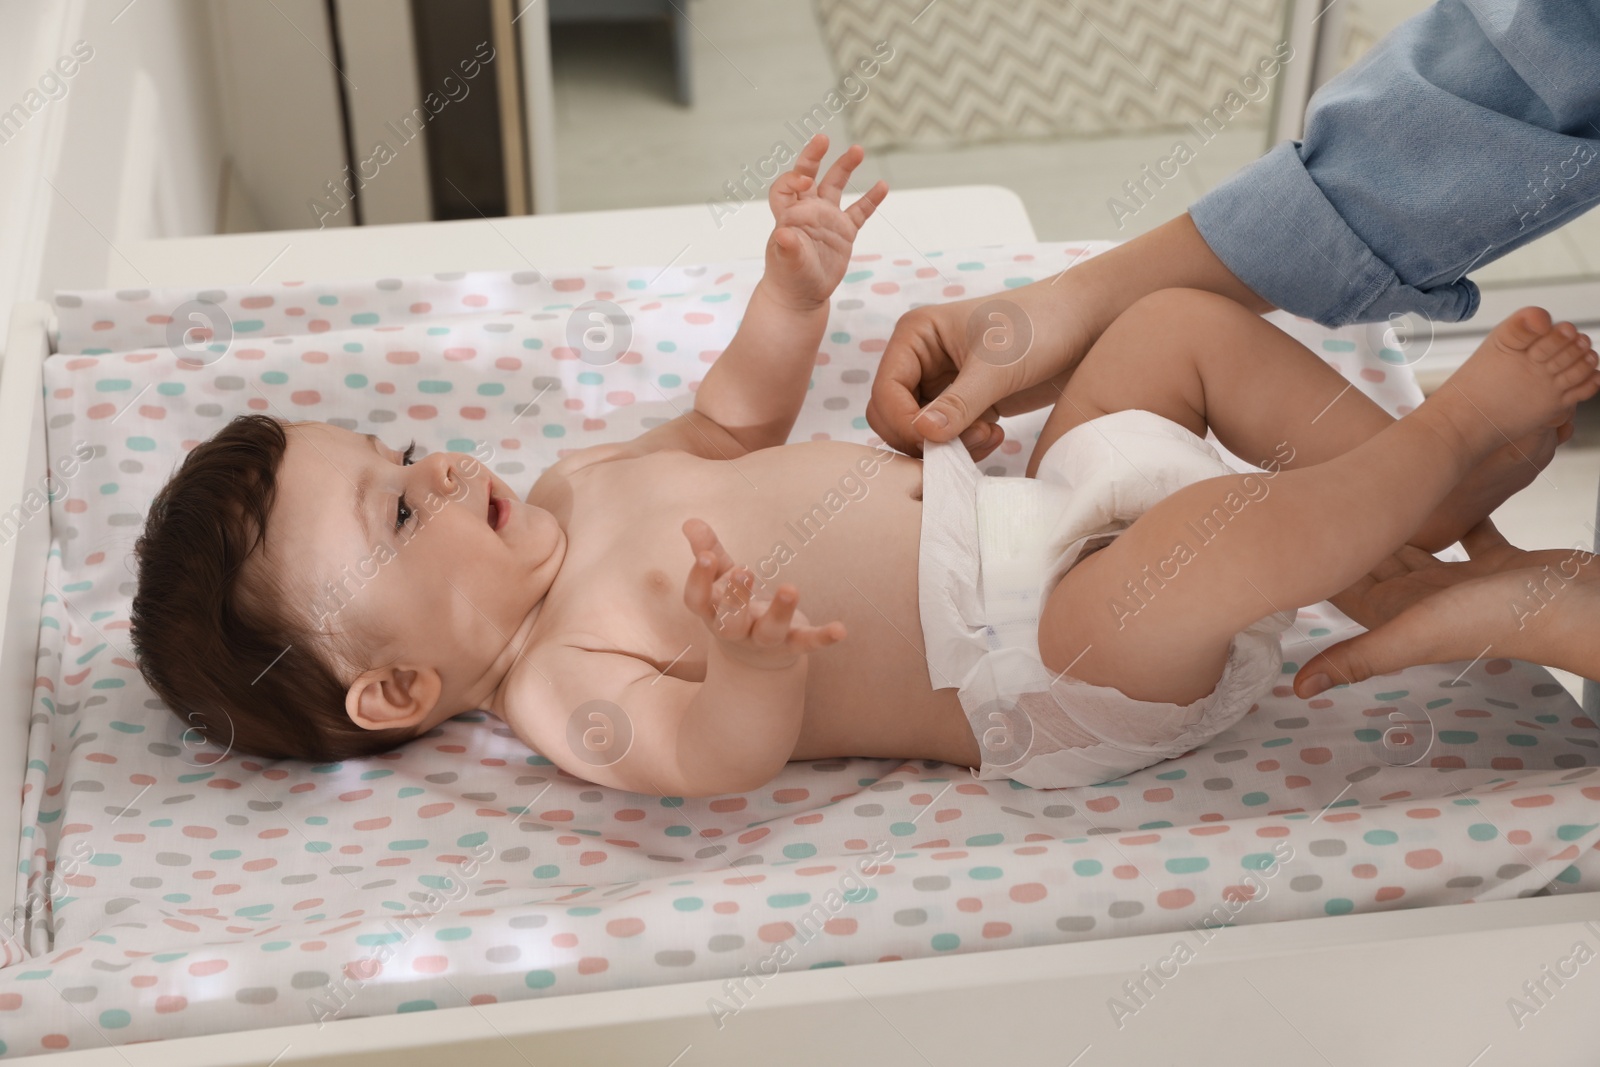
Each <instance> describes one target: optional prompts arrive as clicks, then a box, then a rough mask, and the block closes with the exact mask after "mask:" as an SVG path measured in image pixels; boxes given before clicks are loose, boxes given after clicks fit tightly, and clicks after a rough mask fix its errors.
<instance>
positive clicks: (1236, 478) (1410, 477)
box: [1039, 309, 1600, 704]
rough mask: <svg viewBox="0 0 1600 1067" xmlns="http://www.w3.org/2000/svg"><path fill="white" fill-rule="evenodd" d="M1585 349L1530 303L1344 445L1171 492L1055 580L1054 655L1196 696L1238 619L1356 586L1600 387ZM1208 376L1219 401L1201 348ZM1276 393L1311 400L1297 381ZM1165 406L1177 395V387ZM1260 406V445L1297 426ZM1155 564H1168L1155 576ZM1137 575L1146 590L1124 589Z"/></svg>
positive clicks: (1094, 674) (1176, 695) (1208, 686)
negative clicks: (1406, 409) (1474, 482)
mask: <svg viewBox="0 0 1600 1067" xmlns="http://www.w3.org/2000/svg"><path fill="white" fill-rule="evenodd" d="M1587 357H1588V352H1587V350H1586V349H1585V348H1584V347H1583V346H1581V345H1580V344H1579V343H1578V342H1577V341H1576V340H1574V339H1571V338H1569V337H1567V336H1566V335H1565V334H1564V333H1561V332H1558V331H1556V330H1554V329H1552V328H1551V327H1550V326H1549V317H1548V316H1547V315H1544V314H1543V313H1542V312H1538V311H1537V309H1525V310H1523V311H1521V312H1518V313H1517V314H1516V315H1513V316H1512V317H1511V318H1509V319H1507V320H1506V321H1505V322H1503V323H1501V324H1500V325H1499V326H1498V327H1496V328H1495V330H1494V332H1493V333H1492V334H1491V335H1490V337H1489V338H1488V339H1487V340H1486V341H1485V342H1484V344H1483V345H1482V346H1481V347H1480V348H1479V349H1478V351H1477V352H1476V353H1475V354H1474V355H1473V357H1472V358H1471V359H1470V360H1468V361H1467V363H1466V365H1465V366H1463V367H1462V368H1461V370H1459V371H1457V372H1456V374H1455V375H1453V376H1452V377H1451V379H1450V381H1449V382H1447V383H1446V384H1445V386H1443V387H1442V388H1441V389H1440V390H1439V391H1438V392H1437V393H1435V394H1434V395H1433V396H1431V397H1429V398H1428V400H1427V401H1426V402H1425V403H1424V404H1423V405H1422V406H1421V407H1420V408H1418V409H1417V410H1416V411H1415V412H1413V413H1411V414H1410V415H1408V416H1407V417H1406V418H1404V419H1401V420H1400V421H1398V422H1392V423H1390V424H1389V425H1388V426H1386V427H1384V428H1383V429H1382V430H1381V431H1379V432H1378V433H1377V434H1376V435H1374V436H1371V437H1369V438H1367V439H1366V440H1364V441H1361V442H1360V443H1358V444H1356V445H1355V446H1354V447H1353V448H1351V449H1350V450H1349V451H1346V452H1343V453H1342V454H1336V455H1334V456H1333V457H1332V458H1326V459H1324V460H1323V461H1322V462H1320V463H1316V464H1315V465H1313V466H1300V465H1299V463H1298V462H1297V463H1296V464H1295V465H1293V466H1292V467H1289V468H1286V469H1283V470H1280V471H1278V472H1277V473H1275V474H1274V475H1272V476H1271V478H1270V479H1266V478H1263V476H1262V475H1259V474H1246V475H1227V476H1223V477H1218V478H1211V479H1207V480H1206V481H1203V482H1197V483H1195V484H1193V485H1190V486H1187V487H1186V488H1184V489H1182V490H1180V491H1178V492H1176V493H1174V494H1172V495H1171V496H1169V497H1167V498H1166V499H1165V500H1162V501H1161V502H1160V503H1159V504H1157V505H1156V506H1155V507H1153V508H1151V509H1150V510H1149V511H1148V512H1146V513H1145V514H1144V515H1143V516H1141V517H1140V518H1139V519H1138V520H1137V521H1135V522H1134V523H1133V524H1132V525H1131V526H1129V528H1128V529H1127V530H1126V531H1125V532H1124V533H1123V534H1122V535H1121V536H1119V537H1118V538H1117V539H1116V540H1115V541H1113V542H1112V543H1111V544H1110V545H1109V546H1107V547H1106V548H1104V549H1102V550H1101V551H1099V552H1097V553H1095V554H1093V555H1091V556H1089V557H1087V558H1086V559H1085V560H1084V561H1083V562H1081V563H1079V564H1078V565H1077V566H1075V567H1074V568H1073V569H1072V570H1070V571H1068V572H1067V574H1066V576H1065V577H1064V578H1062V580H1061V581H1060V583H1058V585H1057V586H1056V588H1055V589H1054V590H1053V591H1052V592H1051V595H1050V598H1049V600H1048V602H1047V603H1046V605H1045V610H1044V612H1043V618H1042V619H1041V620H1040V627H1039V650H1040V656H1041V659H1042V660H1043V662H1044V665H1045V667H1047V668H1048V669H1050V670H1052V671H1062V672H1065V673H1070V674H1072V675H1073V676H1074V677H1077V678H1080V679H1082V680H1083V681H1086V682H1089V683H1090V684H1093V685H1106V686H1114V687H1116V688H1117V689H1120V690H1121V691H1122V692H1123V693H1125V694H1126V695H1128V696H1130V697H1132V698H1134V699H1136V700H1151V701H1170V702H1173V703H1177V704H1187V703H1191V702H1193V701H1195V700H1198V699H1199V698H1201V697H1203V696H1205V695H1206V694H1207V693H1209V692H1210V691H1211V690H1212V689H1213V688H1214V687H1215V685H1216V682H1217V679H1218V677H1219V676H1220V675H1221V673H1222V668H1223V665H1224V664H1225V662H1226V659H1227V652H1228V646H1229V644H1230V643H1231V641H1232V639H1233V637H1234V635H1235V634H1237V633H1238V632H1239V631H1240V630H1242V629H1243V628H1244V627H1246V626H1248V625H1250V624H1251V623H1252V622H1255V621H1256V620H1258V619H1260V618H1262V617H1264V616H1266V615H1268V614H1270V613H1272V612H1275V611H1283V610H1292V609H1294V608H1296V607H1299V606H1300V605H1303V604H1310V603H1315V602H1316V601H1318V600H1322V599H1324V598H1326V597H1327V596H1330V595H1332V594H1334V593H1337V592H1339V591H1340V590H1342V589H1344V588H1346V587H1348V586H1349V585H1350V583H1352V582H1353V581H1355V580H1356V579H1357V578H1359V577H1360V576H1361V575H1363V574H1365V573H1367V572H1368V571H1369V570H1370V569H1371V568H1372V567H1373V566H1374V565H1375V564H1376V563H1377V562H1378V561H1379V560H1381V559H1382V558H1383V557H1384V556H1386V555H1388V554H1389V553H1391V552H1393V551H1394V550H1395V548H1397V547H1398V546H1399V545H1400V544H1401V543H1403V542H1404V541H1405V539H1406V537H1407V536H1408V535H1409V534H1410V533H1411V532H1412V531H1413V530H1415V529H1416V528H1417V526H1418V524H1419V523H1421V522H1422V520H1423V519H1424V518H1426V517H1427V516H1428V514H1429V513H1430V512H1431V511H1432V510H1433V509H1434V508H1436V507H1437V506H1438V504H1439V502H1440V501H1441V500H1443V499H1444V497H1445V495H1446V494H1447V493H1449V491H1450V490H1451V488H1452V487H1453V486H1455V485H1456V483H1457V482H1458V481H1460V479H1461V478H1462V476H1463V475H1464V474H1466V473H1467V471H1469V470H1471V469H1472V467H1473V466H1474V465H1475V464H1477V463H1478V462H1480V461H1481V460H1482V459H1483V458H1484V457H1485V456H1487V455H1488V454H1489V453H1491V452H1492V451H1493V450H1494V449H1495V448H1497V447H1499V446H1501V445H1502V444H1503V442H1504V441H1505V440H1506V439H1508V438H1509V439H1512V440H1516V439H1518V438H1519V437H1522V436H1524V435H1526V434H1528V433H1530V432H1532V431H1534V430H1536V429H1537V428H1538V427H1540V426H1541V425H1545V424H1547V423H1548V421H1549V420H1551V419H1552V418H1554V417H1555V416H1557V415H1559V414H1560V413H1561V412H1562V411H1563V410H1564V409H1565V408H1567V407H1571V406H1573V405H1576V404H1577V402H1578V401H1579V400H1582V399H1585V398H1586V397H1588V396H1591V395H1593V394H1594V392H1595V391H1596V390H1597V389H1600V375H1597V374H1596V373H1595V372H1594V370H1593V369H1592V368H1591V366H1590V364H1589V361H1588V358H1587ZM1197 376H1198V377H1199V380H1200V385H1201V386H1202V387H1206V388H1205V392H1204V394H1203V396H1204V398H1205V399H1207V400H1210V399H1211V397H1212V392H1211V390H1210V388H1209V387H1208V386H1209V382H1208V381H1207V380H1206V378H1205V365H1204V363H1203V362H1200V364H1199V370H1198V372H1197ZM1181 380H1182V379H1181V376H1180V381H1181ZM1070 391H1071V390H1070V380H1069V392H1070ZM1152 391H1153V392H1155V393H1158V394H1159V393H1161V392H1166V391H1167V390H1162V389H1154V390H1152ZM1219 399H1221V398H1219ZM1346 399H1348V398H1346ZM1312 402H1314V400H1313V401H1312ZM1343 402H1344V401H1343V400H1340V401H1339V403H1341V404H1342V403H1343ZM1273 403H1274V404H1279V405H1286V406H1291V407H1292V406H1295V405H1304V404H1305V403H1307V401H1306V400H1305V399H1304V398H1302V397H1299V396H1296V395H1294V394H1293V393H1291V394H1288V395H1285V396H1283V397H1278V398H1274V399H1273ZM1323 403H1324V404H1325V403H1327V401H1326V400H1323ZM1166 404H1167V407H1168V408H1169V409H1173V408H1174V407H1175V405H1174V404H1173V403H1172V402H1171V400H1170V398H1169V399H1168V400H1167V401H1166ZM1130 406H1131V405H1130ZM1139 406H1144V405H1143V404H1140V405H1139ZM1224 406H1225V405H1224ZM1152 410H1155V409H1152ZM1157 413H1158V414H1162V415H1166V416H1167V417H1168V418H1173V415H1171V414H1168V412H1167V411H1159V410H1158V411H1157ZM1095 414H1098V412H1095ZM1176 414H1178V415H1182V414H1183V412H1182V411H1181V410H1179V411H1177V412H1176ZM1191 414H1192V412H1191ZM1261 414H1265V415H1267V417H1266V418H1264V419H1263V420H1262V421H1263V422H1264V423H1265V424H1266V425H1267V426H1268V427H1269V429H1268V430H1267V432H1266V435H1265V437H1262V436H1260V431H1259V430H1257V431H1254V432H1255V433H1256V434H1257V436H1255V437H1253V438H1249V439H1250V440H1253V441H1255V442H1256V447H1257V448H1260V447H1261V446H1262V445H1263V444H1264V443H1265V442H1266V441H1268V440H1271V439H1273V438H1279V439H1281V438H1282V437H1283V436H1284V435H1285V434H1289V433H1295V432H1296V431H1295V430H1294V428H1293V427H1292V425H1285V420H1283V419H1282V418H1281V417H1279V416H1278V415H1277V414H1275V413H1273V412H1264V413H1261ZM1091 417H1092V416H1091ZM1174 421H1183V420H1182V419H1181V418H1179V419H1175V420H1174ZM1200 425H1203V424H1200ZM1191 428H1194V426H1193V425H1191ZM1244 430H1245V435H1246V436H1247V437H1248V435H1249V434H1250V433H1251V432H1252V431H1251V430H1250V429H1249V428H1248V427H1245V428H1244ZM1299 432H1300V433H1301V434H1302V435H1304V434H1305V431H1299ZM1218 436H1219V437H1221V436H1222V431H1221V430H1220V429H1219V431H1218ZM1304 439H1305V440H1307V441H1310V440H1312V437H1310V436H1306V437H1305V438H1304ZM1224 443H1225V444H1226V443H1227V442H1226V441H1224ZM1229 447H1230V449H1231V448H1232V446H1231V445H1230V446H1229ZM1297 451H1302V450H1297ZM1243 455H1244V456H1246V457H1248V458H1254V457H1256V456H1259V455H1263V453H1261V452H1260V451H1246V452H1244V453H1243ZM1298 458H1299V457H1298V456H1297V460H1298ZM1263 484H1265V485H1267V487H1268V488H1267V491H1266V492H1262V491H1261V488H1260V486H1261V485H1263ZM1240 501H1243V502H1244V503H1243V506H1239V502H1240ZM1229 504H1233V505H1234V506H1232V507H1230V506H1228V505H1229ZM1207 519H1211V520H1213V521H1212V523H1211V525H1210V527H1209V528H1210V529H1214V530H1217V532H1216V533H1214V534H1211V535H1209V536H1208V537H1207V538H1206V539H1205V540H1204V541H1201V540H1200V539H1199V538H1198V537H1197V535H1196V532H1195V531H1196V529H1197V528H1200V524H1201V523H1203V522H1204V521H1205V520H1207ZM1180 548H1181V549H1183V550H1184V551H1181V552H1180ZM1174 561H1176V562H1174ZM1158 567H1159V568H1160V569H1161V571H1162V573H1164V574H1165V575H1171V577H1168V578H1165V579H1164V580H1158V583H1157V584H1156V585H1155V586H1154V587H1152V586H1151V584H1150V582H1149V575H1150V573H1151V572H1152V570H1156V569H1157V568H1158ZM1174 568H1175V569H1174ZM1135 582H1138V583H1140V586H1141V588H1142V590H1144V596H1143V599H1142V600H1135V599H1133V598H1132V597H1131V596H1130V595H1129V591H1128V589H1129V587H1130V586H1131V585H1132V583H1135ZM1134 608H1136V609H1137V610H1136V611H1135V610H1131V609H1134Z"/></svg>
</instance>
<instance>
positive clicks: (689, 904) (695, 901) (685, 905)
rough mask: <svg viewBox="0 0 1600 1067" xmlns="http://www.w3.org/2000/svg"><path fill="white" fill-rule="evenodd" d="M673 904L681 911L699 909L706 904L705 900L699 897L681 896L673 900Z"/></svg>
mask: <svg viewBox="0 0 1600 1067" xmlns="http://www.w3.org/2000/svg"><path fill="white" fill-rule="evenodd" d="M672 906H673V907H674V908H677V909H678V910H679V911H699V910H700V909H701V908H702V907H704V906H705V901H703V900H701V899H700V898H699V897H679V898H678V899H677V900H674V901H673V902H672Z"/></svg>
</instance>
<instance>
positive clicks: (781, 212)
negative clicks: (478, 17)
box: [766, 133, 889, 309]
mask: <svg viewBox="0 0 1600 1067" xmlns="http://www.w3.org/2000/svg"><path fill="white" fill-rule="evenodd" d="M827 151H828V136H827V134H823V133H819V134H817V135H816V136H815V137H813V138H811V140H810V141H808V142H806V146H805V147H804V148H802V149H801V150H800V155H799V157H798V158H796V159H795V162H794V169H793V170H791V171H788V172H786V173H784V174H781V175H779V176H778V179H777V180H776V181H774V182H773V183H772V186H771V188H769V189H768V190H767V203H768V204H770V205H771V206H772V216H773V218H774V219H775V220H776V225H775V226H774V227H773V230H772V237H771V238H770V239H768V241H767V273H766V278H767V281H768V282H769V283H770V284H772V285H773V286H775V287H776V289H777V291H778V293H779V295H781V296H782V297H783V298H784V299H786V300H787V301H788V302H789V303H790V304H791V305H792V306H794V307H797V308H801V309H811V308H815V307H819V306H821V305H822V304H825V303H827V300H828V298H829V297H830V296H832V295H833V290H834V289H835V288H837V287H838V285H839V279H841V278H843V277H844V272H845V268H846V267H847V266H848V265H849V263H850V249H851V246H852V245H853V243H854V242H855V239H856V234H857V233H859V232H860V231H861V227H862V226H863V225H864V224H865V223H866V221H867V219H868V218H869V217H871V215H872V212H873V210H874V209H876V208H877V206H878V205H879V204H881V203H883V198H884V197H885V196H887V195H888V193H889V186H888V184H887V183H885V182H881V181H880V182H878V183H877V184H876V185H874V186H873V187H872V188H871V189H868V190H867V191H866V192H865V193H864V194H862V196H861V198H860V199H859V200H857V201H856V202H855V203H853V204H851V205H850V206H849V207H848V208H841V207H840V206H839V196H840V194H841V193H842V192H843V191H844V186H845V182H847V181H849V180H850V174H851V172H852V171H854V170H855V169H856V167H858V166H859V165H860V164H861V161H862V160H863V159H865V158H866V157H867V154H866V152H865V151H863V150H862V148H861V146H860V145H851V146H850V147H849V148H848V149H847V150H846V151H845V153H844V155H842V156H840V157H839V158H838V159H836V160H834V161H833V166H831V167H829V168H828V173H827V174H826V175H824V176H823V179H822V181H821V182H820V183H818V182H817V180H816V178H817V168H818V167H819V166H821V164H822V157H823V156H824V155H825V154H826V153H827Z"/></svg>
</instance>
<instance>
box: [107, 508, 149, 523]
mask: <svg viewBox="0 0 1600 1067" xmlns="http://www.w3.org/2000/svg"><path fill="white" fill-rule="evenodd" d="M106 523H107V525H110V526H143V525H144V516H143V515H136V514H134V513H133V512H131V511H123V512H118V513H117V514H115V515H111V516H109V517H108V518H107V519H106Z"/></svg>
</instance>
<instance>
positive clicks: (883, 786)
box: [867, 778, 906, 793]
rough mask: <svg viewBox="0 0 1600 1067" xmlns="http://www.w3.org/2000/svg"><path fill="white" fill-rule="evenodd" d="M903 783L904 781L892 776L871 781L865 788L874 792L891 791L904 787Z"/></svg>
mask: <svg viewBox="0 0 1600 1067" xmlns="http://www.w3.org/2000/svg"><path fill="white" fill-rule="evenodd" d="M905 784H906V783H905V782H903V781H901V780H900V779H899V778H892V779H890V780H888V781H885V782H873V783H872V784H871V785H870V786H868V787H867V788H869V789H871V790H872V791H873V792H874V793H893V792H894V791H895V790H897V789H903V788H905Z"/></svg>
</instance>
